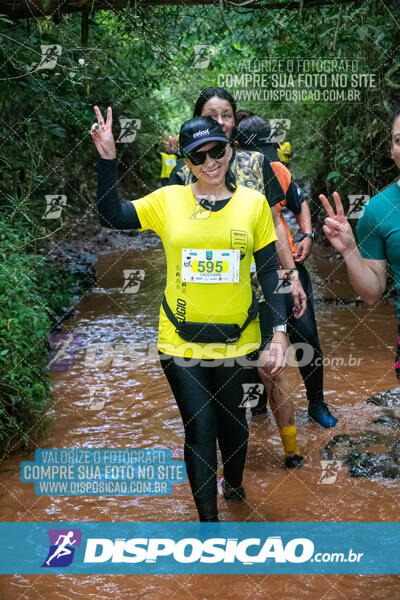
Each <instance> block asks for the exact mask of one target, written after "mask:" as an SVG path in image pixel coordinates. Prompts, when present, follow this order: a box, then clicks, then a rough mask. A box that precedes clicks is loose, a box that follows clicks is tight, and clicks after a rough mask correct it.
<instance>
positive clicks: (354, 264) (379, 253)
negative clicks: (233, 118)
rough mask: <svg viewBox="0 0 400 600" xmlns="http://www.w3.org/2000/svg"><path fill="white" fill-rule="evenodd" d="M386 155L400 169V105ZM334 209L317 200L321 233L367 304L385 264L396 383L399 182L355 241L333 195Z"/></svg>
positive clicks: (378, 289) (380, 286)
mask: <svg viewBox="0 0 400 600" xmlns="http://www.w3.org/2000/svg"><path fill="white" fill-rule="evenodd" d="M388 123H389V131H388V134H389V136H390V154H391V157H392V159H393V160H394V162H395V164H396V166H397V168H398V169H400V106H397V107H396V108H395V109H394V110H393V112H392V113H391V115H390V116H389V120H388ZM333 199H334V201H335V205H336V214H335V211H334V209H333V208H332V207H331V205H330V204H329V202H328V199H327V198H326V196H324V195H323V194H321V195H320V200H321V202H322V204H323V205H324V207H325V210H326V212H327V213H328V217H327V218H326V219H325V225H324V227H323V231H324V233H325V235H326V237H327V238H328V240H329V241H330V243H331V244H332V246H333V247H334V248H336V250H337V251H338V252H340V254H341V255H342V256H343V258H344V261H345V263H346V267H347V272H348V274H349V277H350V281H351V284H352V286H353V288H354V290H355V292H356V293H357V294H358V295H359V296H361V298H362V299H363V300H364V301H365V302H366V303H367V304H369V305H372V304H375V303H376V302H378V300H380V298H382V296H383V294H384V292H385V290H386V282H387V275H386V270H387V263H389V266H390V268H391V271H392V274H393V279H394V284H395V286H396V289H397V294H398V301H397V319H398V336H397V351H396V359H395V365H394V366H395V373H396V377H397V379H398V380H400V181H399V180H396V181H395V182H394V183H392V184H391V185H389V186H387V187H386V188H385V189H384V190H382V191H381V192H379V194H376V195H375V196H373V197H372V198H371V199H370V200H369V202H368V203H367V204H366V205H365V207H364V213H363V214H362V216H361V217H360V219H359V220H358V223H357V238H358V247H357V243H356V240H355V238H354V235H353V231H352V229H351V226H350V224H349V222H348V220H347V219H346V217H345V216H344V210H343V205H342V202H341V200H340V196H339V194H338V193H337V192H334V194H333Z"/></svg>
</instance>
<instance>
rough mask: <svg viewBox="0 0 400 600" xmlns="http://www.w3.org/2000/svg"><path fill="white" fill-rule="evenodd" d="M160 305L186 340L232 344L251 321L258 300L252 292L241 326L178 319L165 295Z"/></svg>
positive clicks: (254, 315)
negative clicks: (251, 298)
mask: <svg viewBox="0 0 400 600" xmlns="http://www.w3.org/2000/svg"><path fill="white" fill-rule="evenodd" d="M162 307H163V309H164V312H165V314H166V315H167V317H168V319H169V320H170V321H171V323H172V324H173V325H175V327H176V333H177V334H178V335H179V336H180V337H181V338H183V339H184V340H186V341H187V342H198V343H199V344H208V343H211V342H216V343H224V344H233V343H234V342H237V341H238V339H239V338H240V336H241V335H242V333H243V331H244V330H245V329H246V327H247V326H248V324H249V323H250V322H251V321H253V320H254V319H255V318H256V316H257V314H258V302H257V298H256V297H255V295H254V293H253V300H252V303H251V305H250V308H249V310H248V314H247V318H246V320H245V322H244V323H243V325H242V326H241V327H240V325H237V324H236V323H198V322H193V321H192V322H191V321H178V319H177V318H176V317H175V315H174V313H173V312H172V310H171V309H170V307H169V306H168V302H167V300H166V298H165V296H164V298H163V301H162Z"/></svg>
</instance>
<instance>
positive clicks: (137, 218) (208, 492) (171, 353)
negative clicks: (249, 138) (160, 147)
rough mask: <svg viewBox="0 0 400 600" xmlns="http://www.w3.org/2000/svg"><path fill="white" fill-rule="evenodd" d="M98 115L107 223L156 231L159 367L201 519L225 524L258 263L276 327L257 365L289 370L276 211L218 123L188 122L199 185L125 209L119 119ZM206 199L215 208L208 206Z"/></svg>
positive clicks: (241, 456) (237, 497) (238, 470)
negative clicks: (162, 265) (244, 179)
mask: <svg viewBox="0 0 400 600" xmlns="http://www.w3.org/2000/svg"><path fill="white" fill-rule="evenodd" d="M94 109H95V113H96V116H97V121H98V123H97V124H93V125H92V128H91V134H92V138H93V141H94V143H95V145H96V148H97V150H98V152H99V154H100V158H99V159H98V190H97V206H98V211H99V215H100V223H101V224H102V225H103V226H105V227H112V228H117V229H128V228H132V229H140V230H141V231H143V230H146V229H152V230H153V231H155V232H156V233H158V235H159V236H160V237H161V240H162V242H163V246H164V250H165V254H166V260H167V282H166V288H165V295H164V299H163V301H162V305H161V308H160V321H159V332H158V350H159V356H160V360H161V364H162V368H163V371H164V373H165V375H166V377H167V379H168V382H169V384H170V386H171V389H172V391H173V394H174V396H175V399H176V402H177V404H178V408H179V411H180V413H181V417H182V421H183V425H184V428H185V450H184V455H185V463H186V470H187V474H188V478H189V483H190V486H191V489H192V493H193V497H194V501H195V504H196V507H197V510H198V513H199V518H200V520H201V521H218V510H217V478H216V475H217V453H216V442H217V440H218V444H219V447H220V450H221V455H222V462H223V466H224V479H223V482H222V489H223V493H224V497H225V498H226V499H227V500H233V501H243V500H244V499H245V492H244V489H243V487H242V475H243V469H244V465H245V460H246V453H247V442H248V426H247V420H246V405H245V404H244V402H243V400H244V397H243V387H242V386H243V383H244V382H246V381H247V374H246V372H247V369H246V367H247V366H250V367H251V368H254V367H252V365H253V364H254V361H257V354H258V348H259V346H260V343H261V336H260V326H259V322H258V318H257V312H258V310H257V303H256V302H255V300H254V298H253V294H252V290H251V283H250V264H251V261H252V257H253V256H254V259H255V261H256V265H257V269H258V273H259V279H260V284H261V287H262V290H263V293H264V295H265V297H266V299H267V300H268V302H269V303H270V304H271V306H272V307H273V315H274V317H273V318H274V322H273V325H274V327H275V332H274V336H273V340H272V342H273V343H272V344H271V350H270V351H267V352H265V353H263V356H262V359H261V360H264V361H265V363H266V364H265V368H266V369H267V370H268V371H269V372H270V373H271V375H275V374H279V373H280V372H281V371H282V369H283V368H284V366H285V355H286V350H287V336H286V333H285V332H283V331H282V330H281V328H282V327H283V325H284V323H285V322H286V311H285V303H284V301H283V300H282V298H281V296H280V294H274V293H273V292H274V290H275V288H276V286H277V284H278V275H277V268H278V262H277V257H276V251H275V245H274V243H273V242H274V241H275V240H276V234H275V229H274V225H273V220H272V217H271V210H270V208H269V205H268V202H267V201H266V199H265V196H264V195H263V194H260V193H259V192H257V191H255V190H251V189H247V188H244V187H242V186H237V185H236V183H235V182H234V179H233V178H232V176H231V173H230V171H229V162H230V158H231V154H232V148H231V147H230V145H229V143H228V138H227V137H226V136H225V133H224V131H223V130H222V128H221V127H220V125H219V124H218V123H217V122H216V121H215V120H214V119H212V118H211V117H200V118H196V119H191V120H189V121H186V122H185V123H184V124H183V125H182V127H181V130H180V136H179V144H180V150H181V152H182V153H183V156H184V157H185V163H186V165H187V167H188V169H190V171H191V172H192V173H193V175H194V176H195V177H196V181H195V182H193V183H191V184H189V185H187V186H185V187H183V186H181V185H178V186H167V187H163V188H160V189H158V190H155V191H154V192H153V193H151V194H149V195H147V196H145V197H144V198H139V199H137V200H133V201H128V202H123V203H122V204H121V203H120V202H119V199H118V195H117V190H116V150H115V143H114V138H113V134H112V111H111V108H110V107H109V108H108V112H107V120H106V122H104V119H103V117H102V114H101V112H100V110H99V108H98V107H97V106H95V107H94ZM209 196H211V197H213V198H214V201H213V202H212V203H210V202H209V201H207V200H204V198H205V197H209ZM200 213H202V214H201V215H200ZM195 215H196V216H197V217H198V218H194V216H195ZM235 232H237V233H240V235H241V236H245V238H246V247H244V246H243V244H242V246H241V247H238V245H237V244H236V243H233V242H234V241H235V235H232V234H233V233H235ZM188 353H189V356H188ZM188 358H189V361H188V360H187V359H188ZM249 358H250V361H249ZM225 359H226V360H225ZM193 361H194V362H195V364H193ZM221 363H222V364H221Z"/></svg>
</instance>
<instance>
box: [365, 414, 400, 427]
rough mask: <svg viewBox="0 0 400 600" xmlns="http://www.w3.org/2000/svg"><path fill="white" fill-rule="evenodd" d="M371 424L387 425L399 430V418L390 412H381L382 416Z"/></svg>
mask: <svg viewBox="0 0 400 600" xmlns="http://www.w3.org/2000/svg"><path fill="white" fill-rule="evenodd" d="M372 423H373V424H374V425H387V426H388V427H394V428H395V429H400V417H397V416H396V415H395V414H394V412H393V411H392V410H385V411H383V414H381V415H379V417H377V418H376V419H375V420H374V421H372Z"/></svg>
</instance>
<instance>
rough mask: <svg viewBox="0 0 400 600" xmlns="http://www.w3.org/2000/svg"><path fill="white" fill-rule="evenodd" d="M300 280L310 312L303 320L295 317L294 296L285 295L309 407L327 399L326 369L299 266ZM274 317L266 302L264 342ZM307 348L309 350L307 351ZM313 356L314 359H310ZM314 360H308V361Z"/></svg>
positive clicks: (298, 265)
mask: <svg viewBox="0 0 400 600" xmlns="http://www.w3.org/2000/svg"><path fill="white" fill-rule="evenodd" d="M296 268H297V270H298V273H299V279H300V282H301V285H302V286H303V289H304V292H305V294H306V296H307V309H306V312H305V313H304V315H303V316H302V317H300V319H295V317H294V316H293V296H292V295H291V294H284V296H285V301H286V311H287V314H288V315H289V319H288V335H289V340H290V343H291V344H299V347H298V349H297V350H296V359H297V360H298V361H299V364H300V366H299V369H300V373H301V376H302V378H303V381H304V385H305V387H306V391H307V399H308V402H309V403H311V404H312V403H318V402H322V401H323V399H324V393H323V385H324V367H323V356H322V350H321V345H320V343H319V338H318V331H317V323H316V320H315V313H314V302H313V290H312V285H311V279H310V276H309V274H308V271H307V269H306V268H305V266H304V265H303V264H301V263H296ZM271 319H272V316H271V313H270V310H269V308H268V305H267V304H266V303H265V302H262V303H261V304H260V325H261V336H262V338H263V342H264V341H265V340H267V339H270V337H271V335H272V321H271ZM307 344H308V345H309V347H308V348H307ZM311 355H312V358H311ZM309 357H310V358H311V360H307V359H308V358H309ZM303 363H304V364H303Z"/></svg>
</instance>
